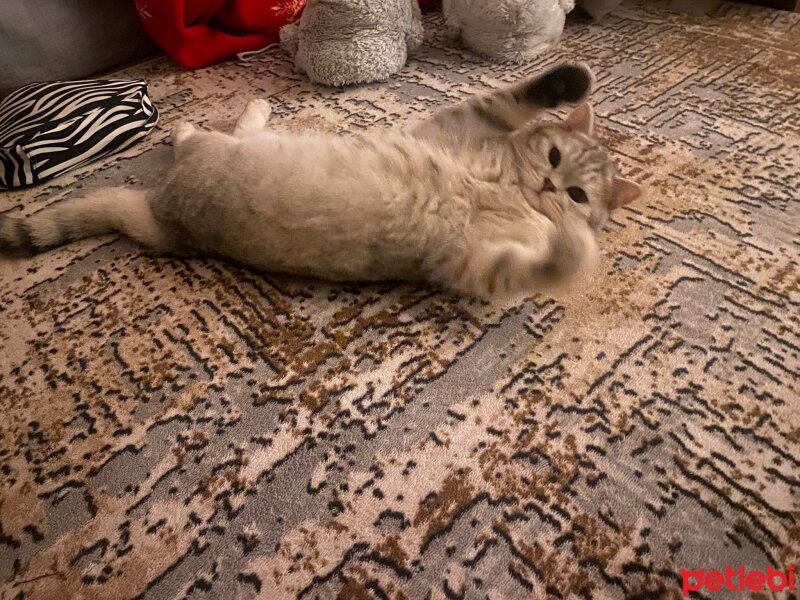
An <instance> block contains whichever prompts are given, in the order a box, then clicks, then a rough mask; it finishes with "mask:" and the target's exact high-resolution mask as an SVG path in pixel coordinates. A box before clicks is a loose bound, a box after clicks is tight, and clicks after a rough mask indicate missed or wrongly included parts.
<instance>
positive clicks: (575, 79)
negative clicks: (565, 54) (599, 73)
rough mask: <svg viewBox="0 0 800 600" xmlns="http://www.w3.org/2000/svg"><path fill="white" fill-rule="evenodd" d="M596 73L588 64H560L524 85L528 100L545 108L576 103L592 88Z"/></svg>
mask: <svg viewBox="0 0 800 600" xmlns="http://www.w3.org/2000/svg"><path fill="white" fill-rule="evenodd" d="M593 81H594V75H593V74H592V71H591V70H590V69H589V67H587V66H586V65H560V66H558V67H555V68H554V69H551V70H550V71H548V72H547V73H545V74H544V75H540V76H539V77H537V78H536V79H534V80H532V81H530V82H528V84H527V85H525V86H524V90H523V93H524V96H525V99H526V100H527V101H528V102H531V103H532V104H536V105H538V106H542V107H544V108H555V107H556V106H559V105H561V104H575V103H576V102H580V101H581V100H583V99H584V98H585V97H586V96H587V95H588V94H589V91H590V90H591V88H592V82H593Z"/></svg>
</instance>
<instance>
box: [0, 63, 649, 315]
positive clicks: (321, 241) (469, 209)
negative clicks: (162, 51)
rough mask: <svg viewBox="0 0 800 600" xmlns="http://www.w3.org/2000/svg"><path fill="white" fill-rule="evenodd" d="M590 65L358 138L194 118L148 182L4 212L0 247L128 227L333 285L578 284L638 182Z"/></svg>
mask: <svg viewBox="0 0 800 600" xmlns="http://www.w3.org/2000/svg"><path fill="white" fill-rule="evenodd" d="M592 81H593V75H592V73H591V71H590V70H589V69H588V68H587V67H585V66H582V65H561V66H558V67H556V68H554V69H551V70H550V71H547V72H545V73H544V74H541V75H538V76H535V77H532V78H529V79H528V80H525V81H522V82H521V83H518V84H516V85H514V86H512V87H509V88H506V89H502V90H500V91H497V92H495V93H492V94H489V95H486V96H476V97H473V98H471V99H469V100H467V101H466V102H463V103H461V104H458V105H455V106H452V107H449V108H445V109H443V110H441V111H440V112H438V113H436V114H434V116H433V117H432V118H430V119H428V120H427V121H424V122H422V123H419V124H415V125H412V126H411V127H409V128H406V129H399V128H398V129H388V130H377V131H372V132H368V133H366V134H359V135H342V136H334V135H325V134H320V133H305V134H299V135H298V134H290V133H281V132H277V131H271V130H268V129H266V125H267V121H268V119H269V116H270V106H269V104H268V103H267V102H266V101H265V100H254V101H251V102H250V103H249V104H248V105H247V107H246V109H245V111H244V112H243V113H242V115H241V117H240V118H239V120H238V121H237V123H236V127H235V130H234V133H233V135H227V134H224V133H221V132H205V131H200V130H197V129H195V128H194V126H192V125H190V124H188V123H181V124H179V125H178V126H176V128H175V129H174V130H173V134H172V141H173V145H174V156H175V162H174V164H173V165H172V167H171V168H170V169H169V170H168V171H167V173H166V174H165V176H164V178H163V180H162V181H161V183H160V184H159V185H158V186H157V187H156V188H154V189H151V190H149V191H141V190H135V189H128V188H124V187H119V188H107V189H101V190H98V191H95V192H92V193H90V194H89V195H87V196H85V197H83V198H78V199H75V200H68V201H65V202H63V203H60V204H57V205H55V206H53V207H49V208H46V209H44V210H42V211H40V212H38V213H35V214H34V215H32V216H30V217H27V218H26V219H16V218H12V217H9V216H4V215H0V254H6V255H10V254H17V255H18V254H34V253H38V252H42V251H45V250H47V249H50V248H54V247H56V246H59V245H61V244H64V243H66V242H69V241H73V240H77V239H80V238H84V237H88V236H94V235H98V234H103V233H108V232H112V231H117V232H122V233H124V234H126V235H128V236H129V237H131V238H133V239H134V240H136V241H138V242H140V243H142V244H144V245H145V246H148V247H149V248H151V249H153V250H156V251H158V252H169V253H186V254H202V255H214V256H222V257H226V258H228V259H232V260H234V261H237V262H239V263H243V264H245V265H249V266H250V267H253V268H256V269H260V270H267V271H276V272H284V273H293V274H298V275H308V276H315V277H320V278H324V279H329V280H358V281H374V280H384V279H390V280H409V281H419V280H427V281H430V282H433V283H435V284H439V285H441V286H444V287H445V288H448V289H450V290H453V291H456V292H459V293H463V294H468V295H473V296H477V297H479V298H482V299H486V300H504V299H509V298H513V297H518V296H526V295H532V294H533V293H535V292H539V291H542V290H545V289H551V288H553V287H555V286H558V285H560V284H564V283H568V282H570V281H571V280H572V279H574V278H575V277H576V275H577V274H578V273H580V272H582V271H585V270H587V269H590V268H591V266H592V264H593V263H594V262H595V260H596V257H597V253H598V250H597V245H596V241H595V233H596V232H597V231H598V230H599V229H600V228H601V227H602V225H603V223H604V222H605V220H606V218H607V217H608V214H609V212H610V211H611V210H613V209H615V208H617V207H619V206H622V205H623V204H627V203H628V202H630V201H632V200H634V199H635V198H636V197H638V196H639V195H640V193H641V188H640V187H639V186H638V185H637V184H635V183H633V182H631V181H628V180H625V179H622V178H621V177H618V176H617V175H616V172H615V168H614V165H613V164H612V162H611V161H610V159H609V157H608V156H607V154H606V152H605V151H604V150H603V149H602V147H601V146H600V144H599V143H598V142H597V141H596V140H595V139H594V137H593V136H592V133H593V112H592V109H591V106H590V105H589V104H588V103H586V102H583V103H581V104H580V105H578V106H577V108H575V109H574V110H573V111H572V112H571V113H570V115H569V116H568V117H567V119H566V121H564V122H561V123H552V122H550V123H548V122H541V123H531V119H532V118H533V117H534V116H535V115H536V114H537V113H539V112H540V111H542V110H543V109H548V108H555V107H558V106H561V105H563V104H567V103H569V104H576V103H579V102H581V101H582V100H584V98H585V97H586V96H587V95H588V93H589V91H590V88H591V85H592Z"/></svg>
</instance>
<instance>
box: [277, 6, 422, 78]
mask: <svg viewBox="0 0 800 600" xmlns="http://www.w3.org/2000/svg"><path fill="white" fill-rule="evenodd" d="M422 36H423V32H422V17H421V14H420V9H419V5H418V4H417V0H308V2H307V4H306V7H305V9H304V10H303V14H302V16H301V17H300V19H299V20H298V21H297V22H296V23H292V24H289V25H286V26H284V27H283V28H282V29H281V31H280V39H281V46H282V47H283V48H284V50H285V51H286V52H287V53H288V54H289V56H291V57H292V58H293V59H294V64H295V68H296V69H297V70H298V71H299V72H301V73H305V74H307V75H308V77H309V79H311V81H314V82H316V83H320V84H323V85H328V86H336V87H341V86H346V85H353V84H356V83H369V82H372V81H386V80H387V79H389V77H391V76H392V75H394V74H395V73H397V72H398V71H399V70H400V69H402V68H403V65H405V63H406V58H407V56H408V53H409V52H412V51H413V50H416V49H417V48H418V47H419V46H420V44H421V43H422Z"/></svg>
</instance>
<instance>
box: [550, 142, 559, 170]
mask: <svg viewBox="0 0 800 600" xmlns="http://www.w3.org/2000/svg"><path fill="white" fill-rule="evenodd" d="M547 160H549V161H550V165H551V166H552V167H553V168H556V167H557V166H558V165H559V164H560V163H561V151H559V149H558V148H556V147H555V146H553V147H552V148H550V154H548V155H547Z"/></svg>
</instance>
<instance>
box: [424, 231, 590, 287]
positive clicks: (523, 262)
mask: <svg viewBox="0 0 800 600" xmlns="http://www.w3.org/2000/svg"><path fill="white" fill-rule="evenodd" d="M514 229H515V230H516V231H514V232H513V236H510V237H506V236H503V235H500V236H497V235H496V236H493V237H477V238H473V239H474V241H471V242H470V243H468V244H467V245H466V247H465V248H464V254H463V255H462V256H461V257H458V259H457V260H454V261H452V262H450V263H449V264H445V265H443V267H444V268H442V269H439V270H438V271H439V272H438V273H437V274H436V275H437V276H438V277H439V278H441V279H442V280H443V281H444V283H445V284H446V285H447V286H448V287H450V288H452V289H454V290H456V291H458V292H461V293H466V294H470V295H474V296H477V297H479V298H483V299H485V300H506V299H510V298H519V297H524V296H530V295H533V294H535V293H537V292H542V291H548V290H552V289H554V288H557V287H560V286H563V285H564V284H567V283H569V282H571V281H572V280H573V279H575V278H576V277H577V276H578V275H579V274H580V273H586V272H589V271H590V270H591V269H592V268H593V267H594V266H595V264H596V263H597V259H598V249H597V243H596V241H595V238H594V234H593V233H592V231H591V229H590V228H589V227H588V225H586V223H585V222H582V221H574V222H570V223H568V224H565V225H562V226H561V227H558V228H557V227H556V226H555V225H552V223H551V224H550V226H549V227H548V228H546V229H543V228H541V227H534V228H532V229H531V231H530V232H529V235H528V236H521V235H519V234H520V232H521V230H520V227H519V226H516V227H515V228H514ZM509 233H511V232H509ZM522 240H526V241H522Z"/></svg>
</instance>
